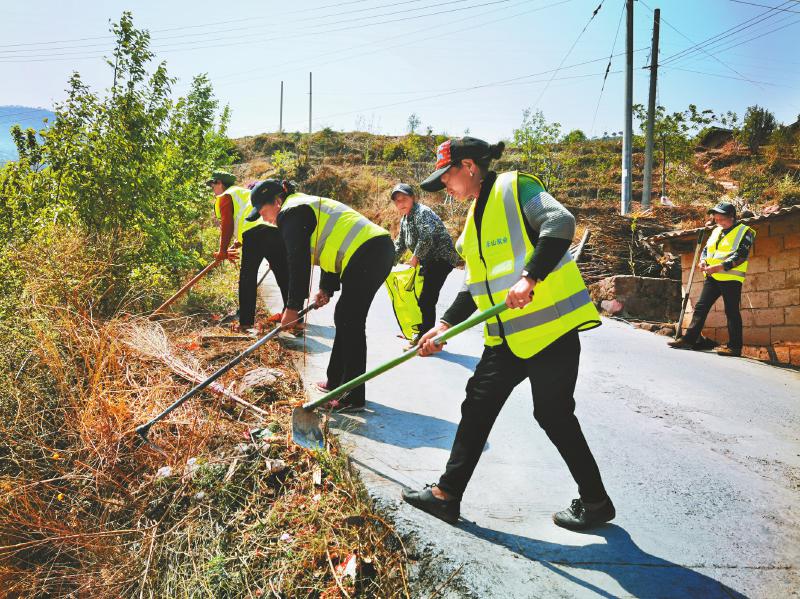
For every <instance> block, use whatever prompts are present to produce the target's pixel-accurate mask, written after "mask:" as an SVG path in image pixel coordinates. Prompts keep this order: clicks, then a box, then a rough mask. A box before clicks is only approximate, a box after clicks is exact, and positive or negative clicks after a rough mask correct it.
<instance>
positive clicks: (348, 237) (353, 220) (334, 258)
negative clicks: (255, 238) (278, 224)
mask: <svg viewBox="0 0 800 599" xmlns="http://www.w3.org/2000/svg"><path fill="white" fill-rule="evenodd" d="M301 205H303V206H308V207H310V208H311V209H312V210H313V211H314V216H315V217H316V219H317V224H316V227H314V231H313V232H312V233H311V240H310V242H311V256H312V259H313V262H314V264H317V265H319V266H320V267H321V268H322V270H324V271H327V272H331V273H336V274H342V273H343V272H344V269H345V268H347V264H348V262H349V261H350V257H351V256H352V255H353V254H354V253H355V251H356V250H357V249H358V248H359V247H361V245H362V244H363V243H364V242H365V241H367V240H368V239H372V238H373V237H379V236H381V235H388V234H389V232H388V231H387V230H386V229H384V228H382V227H379V226H378V225H376V224H375V223H373V222H372V221H370V220H369V219H367V218H365V217H363V216H361V214H359V213H358V212H356V211H355V210H353V209H352V208H349V207H348V206H345V205H344V204H342V203H341V202H337V201H336V200H331V199H329V198H320V197H312V196H307V195H305V194H302V193H296V194H292V195H290V196H289V197H287V198H286V201H285V202H284V203H283V206H281V212H283V211H286V210H291V209H292V208H293V207H295V206H301Z"/></svg>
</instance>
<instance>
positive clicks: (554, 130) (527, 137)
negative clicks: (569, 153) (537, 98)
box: [514, 108, 562, 190]
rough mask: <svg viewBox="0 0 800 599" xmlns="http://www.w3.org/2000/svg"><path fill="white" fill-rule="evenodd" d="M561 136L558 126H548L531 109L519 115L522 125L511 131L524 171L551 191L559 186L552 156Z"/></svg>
mask: <svg viewBox="0 0 800 599" xmlns="http://www.w3.org/2000/svg"><path fill="white" fill-rule="evenodd" d="M560 137H561V124H560V123H548V122H547V120H546V119H545V117H544V113H542V111H541V110H537V111H535V112H534V111H532V110H531V109H530V108H526V109H525V110H524V111H523V112H522V125H520V127H519V128H518V129H514V145H515V146H516V147H517V148H519V150H520V152H521V153H522V159H523V162H524V165H525V168H527V169H528V170H529V171H530V172H532V173H534V174H536V175H538V176H539V177H540V178H541V179H542V182H543V183H544V184H545V185H546V186H547V188H548V189H551V190H553V189H555V188H556V187H557V186H558V181H559V178H560V175H561V170H562V169H561V168H560V164H559V163H558V161H557V160H556V154H555V145H556V143H558V140H559V139H560Z"/></svg>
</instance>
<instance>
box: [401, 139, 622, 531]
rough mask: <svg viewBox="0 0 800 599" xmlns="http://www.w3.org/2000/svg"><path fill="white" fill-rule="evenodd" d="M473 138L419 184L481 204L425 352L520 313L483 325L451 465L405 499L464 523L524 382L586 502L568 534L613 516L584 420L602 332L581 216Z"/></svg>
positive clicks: (570, 519)
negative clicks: (578, 412) (582, 244)
mask: <svg viewBox="0 0 800 599" xmlns="http://www.w3.org/2000/svg"><path fill="white" fill-rule="evenodd" d="M503 148H504V144H503V143H502V142H500V143H498V144H495V145H489V144H488V143H487V142H485V141H483V140H480V139H475V138H472V137H464V138H460V139H452V140H448V141H446V142H444V143H442V144H441V145H440V146H439V147H438V150H437V154H436V159H437V161H436V170H435V171H434V172H433V174H431V175H430V176H429V177H428V178H427V179H426V180H425V181H424V182H423V183H422V185H421V187H422V189H424V190H426V191H439V190H442V189H445V188H446V189H447V192H448V193H449V194H451V195H452V196H453V197H454V198H456V199H458V200H467V199H472V200H473V202H472V206H471V207H470V209H469V213H468V215H467V220H466V223H465V226H464V231H463V233H462V234H461V236H460V237H459V239H458V242H457V243H456V249H457V250H458V251H459V253H460V254H461V256H462V257H463V258H464V260H465V262H466V268H465V286H464V288H463V290H462V291H461V292H460V293H459V294H458V295H457V296H456V299H455V300H454V302H453V304H452V305H451V306H450V308H449V309H448V310H447V312H446V313H445V314H444V316H443V318H442V319H441V322H440V323H439V324H438V325H437V326H436V327H434V328H433V329H431V330H430V331H428V332H426V333H425V334H424V335H423V336H422V338H421V340H420V352H419V353H420V355H423V356H427V355H431V354H434V353H436V352H438V351H441V349H442V348H441V346H438V345H436V344H435V343H434V342H433V340H434V338H435V337H436V336H437V335H440V334H443V333H444V332H445V331H446V330H447V329H448V328H450V327H451V326H452V325H455V324H457V323H460V322H462V321H464V320H466V319H467V318H468V317H469V316H470V314H472V313H473V312H474V311H475V310H476V308H477V309H479V310H481V311H483V310H487V309H489V308H491V307H492V306H493V305H495V304H497V303H498V302H505V304H506V305H507V306H508V307H509V308H510V310H506V311H504V312H501V313H500V314H499V315H498V316H496V317H494V318H493V319H492V320H489V321H487V323H486V324H485V325H484V339H485V348H484V352H483V355H482V357H481V360H480V362H479V363H478V365H477V367H476V369H475V373H474V374H473V376H472V378H470V380H469V382H468V383H467V389H466V399H465V400H464V402H463V403H462V405H461V422H459V425H458V430H457V431H456V436H455V440H454V442H453V448H452V450H451V452H450V459H449V461H448V462H447V466H446V468H445V472H444V474H443V475H442V476H441V477H440V479H439V481H438V483H436V484H435V485H432V486H427V487H425V488H424V489H420V490H406V491H404V492H403V499H404V500H405V501H406V502H408V503H410V504H411V505H413V506H414V507H416V508H418V509H421V510H423V511H425V512H428V513H429V514H432V515H433V516H436V517H437V518H440V519H442V520H444V521H446V522H449V523H451V524H452V523H455V522H456V521H457V520H458V517H459V513H460V504H461V498H462V495H463V494H464V491H465V489H466V487H467V484H468V483H469V480H470V478H471V476H472V473H473V471H474V469H475V467H476V465H477V463H478V459H479V458H480V456H481V452H482V451H483V447H484V445H485V443H486V440H487V438H488V436H489V432H490V431H491V429H492V425H493V424H494V421H495V419H496V418H497V415H498V414H499V412H500V410H501V409H502V407H503V404H504V403H505V401H506V399H507V398H508V396H509V395H510V394H511V391H512V390H513V389H514V387H516V386H517V385H518V384H519V383H521V382H522V381H523V380H525V379H526V378H527V379H529V380H530V384H531V387H532V390H533V413H534V418H535V419H536V421H537V422H538V423H539V425H540V426H541V427H542V428H543V429H544V431H545V432H546V433H547V436H548V437H549V438H550V440H551V441H552V442H553V444H554V445H555V446H556V448H557V449H558V451H559V453H560V454H561V457H562V458H563V459H564V461H565V462H566V464H567V467H568V468H569V471H570V473H571V474H572V477H573V479H574V480H575V482H576V483H577V486H578V493H579V495H580V497H579V498H578V499H575V500H573V501H572V504H571V505H570V506H569V507H568V508H567V509H565V510H563V511H560V512H557V513H556V514H554V515H553V520H554V522H555V523H556V524H557V525H559V526H562V527H565V528H570V529H575V530H583V529H588V528H592V527H594V526H598V525H600V524H603V523H605V522H608V521H609V520H611V519H613V518H614V516H615V510H614V505H613V504H612V502H611V499H610V498H609V496H608V494H607V493H606V489H605V487H604V485H603V481H602V479H601V477H600V471H599V469H598V466H597V463H596V462H595V459H594V457H593V456H592V452H591V450H590V449H589V445H588V444H587V442H586V439H585V438H584V435H583V432H582V431H581V427H580V424H579V423H578V420H577V418H576V417H575V414H574V410H575V400H574V397H573V393H574V390H575V383H576V380H577V377H578V361H579V357H580V341H579V340H578V331H584V330H588V329H591V328H594V327H596V326H598V325H600V318H599V316H598V314H597V311H596V309H595V307H594V305H593V304H592V301H591V299H590V297H589V293H588V291H587V289H586V286H585V284H584V282H583V278H582V277H581V274H580V272H579V271H578V267H577V265H576V264H575V262H574V260H573V259H572V256H571V255H570V253H569V251H568V250H569V245H570V243H571V241H572V237H573V235H574V231H575V219H574V217H573V216H572V215H571V214H570V213H569V212H568V211H567V210H566V209H565V208H564V207H563V206H562V205H561V204H560V203H559V202H557V201H556V200H555V199H554V198H553V197H552V196H551V195H550V194H548V193H547V191H546V189H545V187H544V185H543V184H542V183H541V181H540V180H539V179H538V178H536V177H534V176H532V175H526V174H523V173H520V172H516V171H514V172H505V173H500V174H497V173H495V172H494V171H491V170H490V169H489V165H490V163H491V161H492V160H493V159H497V158H499V157H500V156H501V154H502V152H503Z"/></svg>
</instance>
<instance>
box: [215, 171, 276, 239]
mask: <svg viewBox="0 0 800 599" xmlns="http://www.w3.org/2000/svg"><path fill="white" fill-rule="evenodd" d="M226 195H229V196H231V200H233V238H234V239H235V240H236V241H238V242H239V243H242V235H244V233H245V232H246V231H249V230H250V229H252V228H253V227H257V226H259V225H264V224H266V223H265V222H264V220H263V219H262V218H258V220H255V221H253V222H248V221H247V215H248V214H250V212H252V211H253V205H252V204H251V203H250V190H249V189H245V188H244V187H239V186H238V185H233V186H231V187H229V188H228V189H226V190H225V191H223V192H222V193H221V194H220V195H218V196H217V201H216V202H214V213H215V214H216V215H217V218H219V219H221V218H222V214H221V212H220V202H221V201H222V196H226Z"/></svg>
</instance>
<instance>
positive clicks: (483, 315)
mask: <svg viewBox="0 0 800 599" xmlns="http://www.w3.org/2000/svg"><path fill="white" fill-rule="evenodd" d="M506 308H507V306H506V305H505V304H497V305H496V306H492V307H491V308H489V309H488V310H484V311H483V312H480V313H478V314H476V315H475V316H472V317H471V318H468V319H467V320H465V321H464V322H462V323H459V324H457V325H455V326H454V327H450V328H449V329H447V330H446V331H445V332H444V333H442V334H441V335H439V336H438V337H434V339H433V342H434V343H435V344H436V345H443V344H444V343H445V342H446V341H447V340H448V339H450V338H451V337H455V336H456V335H458V334H459V333H461V332H463V331H466V330H467V329H469V328H472V327H473V326H475V325H476V324H479V323H481V322H483V321H485V320H489V319H490V318H492V317H493V316H497V315H498V314H500V312H502V311H504V310H505V309H506ZM418 352H419V348H418V347H413V348H411V349H409V350H408V351H407V352H405V353H402V354H400V355H399V356H398V357H396V358H394V359H393V360H389V361H388V362H386V363H385V364H381V365H380V366H377V367H375V368H373V369H372V370H370V371H368V372H365V373H364V374H362V375H361V376H357V377H356V378H354V379H353V380H351V381H348V382H346V383H344V384H343V385H339V386H338V387H336V389H334V390H333V391H329V392H328V393H326V394H325V395H323V396H322V397H320V398H319V399H316V400H314V401H309V402H306V403H304V404H303V409H304V410H313V409H314V408H316V407H318V406H321V405H323V404H325V403H328V402H329V401H331V400H332V399H336V398H337V397H339V396H340V395H342V394H343V393H346V392H347V391H350V390H351V389H355V388H356V387H358V386H359V385H362V384H364V383H365V382H367V381H369V380H370V379H374V378H375V377H376V376H378V375H379V374H383V373H384V372H386V371H387V370H391V369H392V368H394V367H395V366H398V365H400V364H402V363H403V362H407V361H408V360H410V359H411V358H413V357H414V356H416V355H417V353H418Z"/></svg>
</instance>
